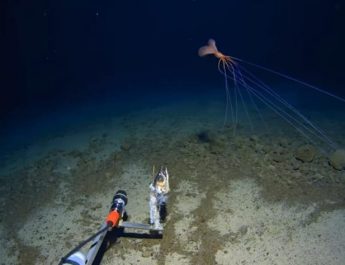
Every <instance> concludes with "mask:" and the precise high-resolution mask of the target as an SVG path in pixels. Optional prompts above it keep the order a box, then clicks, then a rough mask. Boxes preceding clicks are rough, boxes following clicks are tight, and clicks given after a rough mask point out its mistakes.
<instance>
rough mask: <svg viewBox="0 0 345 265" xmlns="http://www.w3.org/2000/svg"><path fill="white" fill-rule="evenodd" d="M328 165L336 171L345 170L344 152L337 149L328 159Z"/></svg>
mask: <svg viewBox="0 0 345 265" xmlns="http://www.w3.org/2000/svg"><path fill="white" fill-rule="evenodd" d="M329 163H330V164H331V166H332V167H333V168H335V169H337V170H343V169H345V150H344V149H338V150H336V151H335V152H334V153H333V154H332V155H331V156H330V157H329Z"/></svg>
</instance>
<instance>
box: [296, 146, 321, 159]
mask: <svg viewBox="0 0 345 265" xmlns="http://www.w3.org/2000/svg"><path fill="white" fill-rule="evenodd" d="M315 155H316V150H315V148H314V146H312V145H303V146H301V147H300V148H298V149H297V151H296V153H295V158H296V159H298V160H300V161H302V162H311V161H313V159H314V157H315Z"/></svg>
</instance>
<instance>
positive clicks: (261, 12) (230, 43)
mask: <svg viewBox="0 0 345 265" xmlns="http://www.w3.org/2000/svg"><path fill="white" fill-rule="evenodd" d="M1 2H2V4H1V5H2V7H1V42H2V48H1V53H2V59H1V63H2V64H3V65H2V69H3V70H2V78H1V102H0V104H1V118H2V120H3V121H4V120H6V119H8V118H12V119H13V117H14V116H15V115H22V114H23V113H26V114H27V115H28V114H31V115H39V113H42V111H44V112H45V113H49V112H50V111H54V110H56V109H59V108H61V107H64V106H71V105H78V104H80V103H85V102H86V103H87V102H90V104H92V100H95V99H99V100H102V98H104V99H105V98H113V99H114V102H116V101H117V102H120V101H121V102H126V101H128V99H131V100H135V99H140V97H142V96H149V97H152V96H156V97H162V96H164V95H173V94H176V95H178V94H180V95H182V94H183V93H198V92H200V93H201V92H202V91H201V90H205V87H207V84H210V86H209V87H210V88H209V89H212V84H214V83H215V82H222V80H221V79H220V76H219V74H218V73H217V71H216V67H215V64H216V61H215V60H214V59H213V58H212V59H211V58H210V59H208V60H210V61H211V60H213V61H212V62H210V61H209V62H208V61H207V59H200V58H199V57H198V56H197V49H198V48H199V46H201V45H203V44H205V43H206V41H207V40H208V38H210V37H212V38H215V39H216V40H217V44H218V46H219V48H220V49H221V50H222V51H224V53H228V54H230V55H233V56H235V57H239V58H242V59H246V60H248V61H252V62H255V63H259V64H263V65H266V66H269V67H271V68H273V69H276V70H279V71H282V72H285V73H289V74H292V75H293V76H295V77H297V78H301V79H303V80H305V81H308V82H310V83H313V84H315V85H318V86H320V87H322V88H326V89H328V90H330V91H332V92H336V93H338V94H344V92H343V90H342V89H343V87H344V85H345V77H344V59H345V52H344V47H345V31H344V26H343V25H345V3H344V1H339V0H338V1H337V0H322V1H320V0H307V1H297V0H287V1H277V0H262V1H259V0H237V1H231V0H226V1H217V0H212V1H206V0H188V1H187V0H186V1H178V0H170V1H169V0H164V1H162V0H151V1H144V0H140V1H127V0H123V1H118V0H112V1H70V0H59V1H53V0H47V1H43V0H35V1H30V0H12V1H10V0H6V1H5V0H4V1H1ZM205 60H206V61H205ZM166 87H169V91H168V90H167V89H166ZM171 87H173V88H174V91H172V89H171ZM187 88H188V89H187ZM186 90H188V91H186ZM337 90H338V91H337Z"/></svg>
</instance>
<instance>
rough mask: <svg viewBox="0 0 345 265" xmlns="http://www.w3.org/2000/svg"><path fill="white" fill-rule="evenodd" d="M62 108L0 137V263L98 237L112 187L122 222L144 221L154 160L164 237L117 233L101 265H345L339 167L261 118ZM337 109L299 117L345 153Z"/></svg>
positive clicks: (344, 181)
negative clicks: (161, 170) (162, 182)
mask: <svg viewBox="0 0 345 265" xmlns="http://www.w3.org/2000/svg"><path fill="white" fill-rule="evenodd" d="M124 105H126V104H124ZM248 108H249V110H250V107H248ZM69 111H70V110H65V111H61V112H57V113H56V115H55V116H54V118H52V117H53V116H49V115H47V116H46V117H41V119H38V120H35V121H33V122H32V124H30V122H28V121H27V122H26V125H25V126H24V125H23V127H21V126H19V125H18V126H15V125H14V126H13V128H14V129H13V128H12V129H11V130H8V131H7V132H12V136H11V137H9V138H8V139H10V140H8V141H6V139H4V138H3V141H4V143H6V148H4V149H3V151H2V155H1V158H2V159H1V171H0V182H1V185H0V187H1V201H0V212H1V215H0V216H1V223H0V242H1V247H0V256H1V257H2V263H4V264H28V265H29V264H57V263H58V261H59V260H60V258H61V257H62V256H63V255H65V254H66V253H67V252H69V250H70V249H71V248H73V247H74V246H76V245H77V244H78V243H79V242H80V241H82V240H83V239H85V238H87V237H88V236H89V235H91V234H92V233H94V232H96V231H97V229H98V228H99V227H100V225H101V224H102V222H103V221H104V218H105V216H106V215H107V213H108V210H109V206H110V203H111V199H112V196H113V195H114V192H115V191H116V190H118V189H124V190H126V191H127V193H128V198H129V201H128V205H127V211H128V213H129V219H130V221H132V222H142V223H147V222H148V215H149V209H148V199H149V183H150V182H151V181H152V167H153V166H155V167H156V168H157V167H159V166H161V165H163V166H167V168H168V170H169V173H170V175H171V177H170V186H171V192H170V196H169V202H168V218H167V220H166V222H165V223H164V233H163V238H162V239H140V238H139V239H138V238H130V237H129V238H125V237H123V238H119V239H118V241H117V243H116V244H113V245H111V246H110V247H109V249H108V250H107V251H106V253H105V255H104V258H103V263H102V264H105V265H106V264H113V263H114V262H115V261H116V263H117V264H254V263H255V264H339V265H340V264H343V261H344V260H345V252H344V249H345V223H344V220H345V219H344V218H345V171H344V170H336V169H334V168H333V167H332V166H331V165H330V164H329V157H328V155H329V153H327V152H324V149H327V148H323V147H321V148H319V147H320V146H311V145H310V144H309V143H308V141H307V140H306V139H305V138H303V137H301V136H300V135H299V134H298V133H296V131H294V130H293V129H292V128H291V127H290V126H289V125H288V124H286V123H285V122H284V121H283V120H282V119H280V118H279V117H277V116H276V115H274V113H272V112H270V111H269V110H265V109H263V110H262V112H261V113H260V115H259V114H258V113H257V112H255V111H253V110H251V112H250V113H251V123H250V122H249V121H248V119H246V115H245V114H244V113H243V112H242V113H239V123H238V124H237V125H236V126H235V125H234V124H233V123H231V122H228V123H227V124H226V126H223V119H224V104H223V102H222V101H219V100H218V98H212V97H210V98H208V99H205V98H204V99H203V98H198V99H196V98H190V99H188V100H178V101H175V102H165V103H164V104H151V105H150V104H141V105H140V106H139V105H136V104H134V106H133V104H132V105H131V108H129V109H125V108H124V107H123V108H122V109H121V108H117V109H116V110H115V111H114V110H112V108H111V104H106V105H104V104H103V105H102V107H99V108H98V106H93V107H92V108H89V109H88V108H86V109H85V110H82V111H80V112H79V113H77V114H75V115H74V114H73V113H75V112H71V113H69ZM343 113H344V112H343V111H340V110H327V111H326V110H325V109H323V110H322V111H321V110H320V109H319V110H317V109H312V110H310V111H309V116H310V117H311V118H312V119H313V120H317V122H318V124H319V126H321V127H323V128H326V130H327V132H329V134H330V136H331V137H332V139H334V140H335V141H336V142H337V143H338V144H339V146H342V147H345V120H344V119H343ZM261 115H262V116H263V117H264V121H263V120H262V119H261V118H260V116H261ZM33 125H35V126H33ZM37 126H38V127H37ZM40 126H41V127H40ZM30 128H31V129H30ZM34 128H36V130H37V131H39V132H41V134H39V133H38V132H36V131H30V130H34ZM37 128H38V129H37ZM39 128H46V129H39ZM26 133H27V134H28V135H31V136H30V137H27V139H25V137H23V136H22V135H23V134H26ZM18 135H21V137H22V138H20V141H19V140H18V141H19V142H20V144H17V145H11V143H12V142H16V139H19V138H18V137H19V136H18ZM4 150H5V151H4Z"/></svg>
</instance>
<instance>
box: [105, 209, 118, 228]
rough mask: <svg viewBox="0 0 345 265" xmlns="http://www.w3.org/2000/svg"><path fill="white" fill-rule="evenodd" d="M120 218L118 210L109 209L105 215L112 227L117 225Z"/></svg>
mask: <svg viewBox="0 0 345 265" xmlns="http://www.w3.org/2000/svg"><path fill="white" fill-rule="evenodd" d="M120 219H121V215H120V213H119V212H118V211H111V212H110V213H109V214H108V216H107V219H106V222H107V224H109V225H111V227H113V228H114V227H116V226H118V224H119V222H120Z"/></svg>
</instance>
